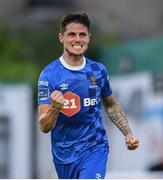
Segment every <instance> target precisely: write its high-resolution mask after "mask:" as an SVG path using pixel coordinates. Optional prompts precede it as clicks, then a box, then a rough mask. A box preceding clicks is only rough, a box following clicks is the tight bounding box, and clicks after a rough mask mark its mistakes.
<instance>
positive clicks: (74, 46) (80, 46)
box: [72, 45, 83, 49]
mask: <svg viewBox="0 0 163 180" xmlns="http://www.w3.org/2000/svg"><path fill="white" fill-rule="evenodd" d="M72 47H73V48H75V49H81V48H82V47H83V45H72Z"/></svg>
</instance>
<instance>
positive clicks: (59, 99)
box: [50, 90, 65, 110]
mask: <svg viewBox="0 0 163 180" xmlns="http://www.w3.org/2000/svg"><path fill="white" fill-rule="evenodd" d="M50 99H51V103H52V106H53V107H54V108H57V109H58V110H61V109H62V107H63V105H64V102H65V98H64V96H63V94H62V93H61V92H60V91H57V90H56V91H53V92H52V94H51V96H50Z"/></svg>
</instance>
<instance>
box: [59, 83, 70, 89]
mask: <svg viewBox="0 0 163 180" xmlns="http://www.w3.org/2000/svg"><path fill="white" fill-rule="evenodd" d="M59 87H60V90H66V89H68V84H66V83H62V84H60V85H59Z"/></svg>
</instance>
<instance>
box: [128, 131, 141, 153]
mask: <svg viewBox="0 0 163 180" xmlns="http://www.w3.org/2000/svg"><path fill="white" fill-rule="evenodd" d="M125 141H126V146H127V149H128V150H135V149H136V148H137V147H138V146H139V141H138V139H136V138H135V137H134V136H133V135H132V134H131V133H129V134H128V135H127V136H126V138H125Z"/></svg>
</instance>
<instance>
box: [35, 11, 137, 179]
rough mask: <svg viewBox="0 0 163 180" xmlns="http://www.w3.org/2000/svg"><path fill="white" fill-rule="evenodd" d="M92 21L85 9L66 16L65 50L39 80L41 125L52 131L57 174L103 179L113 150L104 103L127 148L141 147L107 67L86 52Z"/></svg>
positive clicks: (62, 39) (62, 32) (61, 38)
mask: <svg viewBox="0 0 163 180" xmlns="http://www.w3.org/2000/svg"><path fill="white" fill-rule="evenodd" d="M89 40H90V20H89V18H88V15H87V14H86V13H84V12H79V13H70V14H67V15H66V16H64V17H63V18H62V22H61V30H60V33H59V41H60V42H61V43H62V44H63V54H62V56H61V57H59V58H58V59H56V60H54V61H53V62H52V63H51V64H49V65H47V66H46V67H45V68H44V70H43V71H42V72H41V74H40V78H39V82H38V104H39V107H38V111H39V125H40V129H41V130H42V131H43V132H44V133H48V132H51V143H52V155H53V161H54V165H55V168H56V171H57V174H58V178H62V179H85V178H86V179H89V178H91V179H95V178H98V179H99V178H104V177H105V173H106V163H107V157H108V152H109V146H108V139H107V135H106V131H105V129H104V127H103V123H102V110H101V104H102V103H103V104H104V107H105V110H106V112H107V115H108V117H109V119H110V120H111V121H112V122H113V123H114V124H115V125H116V126H117V127H118V128H119V129H120V130H121V132H122V133H123V135H124V136H125V143H126V146H127V148H128V149H129V150H134V149H136V148H137V147H138V145H139V141H138V140H137V139H136V138H135V137H134V136H133V134H132V132H131V130H130V128H129V125H128V121H127V119H126V116H125V114H124V113H123V112H122V110H121V108H120V106H119V105H118V103H117V102H116V100H115V98H114V97H113V95H112V90H111V87H110V83H109V74H108V71H107V69H106V68H105V66H104V65H103V64H101V63H97V62H95V61H92V60H90V59H88V58H86V57H85V56H84V53H85V51H86V50H87V48H88V44H89Z"/></svg>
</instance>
